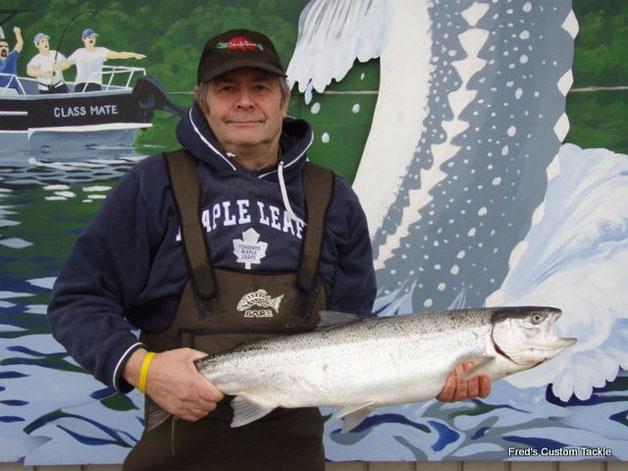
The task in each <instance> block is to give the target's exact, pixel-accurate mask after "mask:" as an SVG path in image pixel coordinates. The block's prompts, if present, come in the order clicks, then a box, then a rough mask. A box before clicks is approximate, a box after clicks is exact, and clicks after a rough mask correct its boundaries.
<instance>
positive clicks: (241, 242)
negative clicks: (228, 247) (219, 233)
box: [233, 229, 268, 270]
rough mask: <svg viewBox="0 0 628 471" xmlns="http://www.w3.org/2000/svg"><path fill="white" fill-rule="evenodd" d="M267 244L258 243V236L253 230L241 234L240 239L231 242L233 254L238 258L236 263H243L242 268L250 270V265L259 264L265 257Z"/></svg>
mask: <svg viewBox="0 0 628 471" xmlns="http://www.w3.org/2000/svg"><path fill="white" fill-rule="evenodd" d="M267 248H268V244H267V243H266V242H260V240H259V234H258V233H257V232H256V231H255V229H249V230H247V231H244V232H243V233H242V239H234V240H233V254H234V255H235V256H236V257H238V260H237V262H238V263H244V268H246V269H247V270H250V269H251V265H252V264H256V265H257V264H259V263H261V260H262V259H263V258H264V257H265V256H266V249H267Z"/></svg>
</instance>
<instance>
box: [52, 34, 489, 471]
mask: <svg viewBox="0 0 628 471" xmlns="http://www.w3.org/2000/svg"><path fill="white" fill-rule="evenodd" d="M197 84H198V85H197V86H196V88H195V92H196V102H195V103H194V105H193V106H192V108H191V109H190V110H189V112H188V113H187V114H186V116H185V117H184V118H183V119H182V120H181V122H180V123H179V125H178V127H177V137H178V139H179V141H180V143H181V144H182V145H183V147H184V148H185V151H180V152H177V153H169V154H167V155H166V157H165V158H164V157H163V156H153V157H150V158H148V159H146V160H144V161H143V162H141V163H140V164H139V165H138V166H136V167H135V168H134V169H133V170H132V171H131V172H130V173H129V174H127V175H126V176H125V177H123V178H122V179H121V180H120V181H119V183H118V184H117V185H116V187H115V189H114V190H113V191H112V192H111V194H110V195H109V196H108V198H107V200H106V201H105V203H104V204H103V206H102V208H101V210H100V212H99V213H98V215H97V216H96V217H95V218H94V220H93V221H92V223H91V224H90V225H89V226H88V228H87V229H86V230H85V232H84V233H83V234H82V235H81V236H80V237H79V239H78V240H77V242H76V245H75V248H74V250H73V252H72V254H71V255H70V258H69V260H68V262H67V264H66V266H65V267H64V268H63V270H62V272H61V274H60V276H59V278H58V279H57V282H56V284H55V287H54V293H53V299H52V302H51V304H50V307H49V311H48V316H49V319H50V321H51V324H52V328H53V333H54V335H55V337H56V338H57V339H58V340H59V341H61V343H63V344H64V345H65V346H66V348H67V349H68V351H69V352H70V353H71V354H72V355H73V356H74V358H76V359H77V361H79V363H81V364H82V365H83V366H84V367H86V368H87V369H88V370H89V371H91V372H92V373H93V374H94V375H95V376H96V378H98V379H100V380H101V381H103V382H105V383H108V384H110V385H113V386H115V387H116V388H118V389H119V390H121V391H128V390H130V389H131V387H133V386H139V388H140V390H142V391H145V393H146V394H147V414H148V410H150V408H151V403H152V402H153V401H154V402H155V403H157V404H158V405H159V406H161V407H162V408H163V409H165V410H166V411H167V412H168V413H170V414H172V415H174V416H175V417H178V418H180V419H183V420H175V419H172V420H168V421H167V422H166V423H164V424H162V425H160V426H159V427H157V428H156V429H154V430H151V431H148V432H144V434H143V436H142V438H141V440H140V441H139V442H138V444H137V445H136V447H135V448H134V449H133V451H131V453H130V454H129V456H128V457H127V459H126V461H125V464H124V469H125V470H136V469H151V470H161V469H163V470H166V469H185V470H201V469H217V470H221V471H230V470H239V469H255V470H262V471H263V470H279V469H286V470H292V469H298V470H302V471H309V470H312V471H320V470H323V469H324V450H323V446H322V431H323V423H322V419H321V416H320V412H319V411H318V409H316V408H307V409H290V410H281V409H277V410H275V411H273V412H272V413H271V414H269V415H267V416H266V417H264V418H262V419H259V420H257V421H255V422H253V423H251V424H249V425H246V426H243V427H238V428H231V427H230V421H231V417H232V412H231V409H230V405H229V401H223V400H222V399H223V395H222V393H221V392H220V391H219V390H218V389H217V388H216V387H215V386H214V385H213V384H211V383H210V382H208V381H206V380H205V379H204V378H203V377H202V376H200V375H199V374H198V372H197V371H196V368H195V367H194V363H193V361H194V360H196V359H199V358H202V357H203V356H204V355H205V354H206V353H215V352H218V351H221V350H224V349H228V348H232V347H234V346H236V345H238V344H240V343H243V342H249V341H252V340H255V339H258V338H264V337H268V336H269V335H277V334H290V333H294V332H297V331H305V330H311V329H312V328H314V327H315V325H316V323H317V321H318V312H319V310H321V309H323V308H327V309H332V310H338V311H345V312H353V313H361V314H366V313H369V312H371V308H372V303H373V299H374V297H375V290H376V287H375V276H374V270H373V263H372V262H373V260H372V252H371V246H370V240H369V235H368V230H367V225H366V218H365V215H364V213H363V211H362V209H361V207H360V205H359V202H358V200H357V197H356V196H355V194H354V193H353V191H352V190H351V188H350V187H349V185H348V184H347V183H346V181H344V180H343V179H342V178H340V177H338V176H336V175H333V174H332V173H331V172H329V171H326V170H323V169H321V168H319V167H314V166H311V165H310V164H308V163H307V162H306V161H307V157H306V152H307V149H308V148H309V146H310V145H311V143H312V140H313V135H312V130H311V128H310V126H309V125H308V124H307V123H306V122H305V121H301V120H296V119H292V118H287V117H286V115H287V110H288V103H289V98H290V92H289V87H288V85H287V82H286V80H285V72H284V70H283V67H282V65H281V62H280V60H279V57H278V56H277V53H276V51H275V48H274V46H273V44H272V43H271V41H270V40H269V39H268V38H267V37H266V36H265V35H263V34H261V33H257V32H253V31H248V30H231V31H227V32H224V33H222V34H219V35H217V36H214V37H213V38H211V39H209V40H208V41H207V43H206V44H205V47H204V49H203V53H202V55H201V59H200V61H199V65H198V74H197ZM261 289H263V290H264V292H265V293H267V296H268V297H269V298H270V297H272V298H273V299H274V300H275V301H274V302H272V303H271V302H268V303H266V304H265V305H264V307H265V311H264V312H265V314H264V316H257V315H255V316H253V315H251V316H249V315H247V311H246V308H240V307H239V306H240V305H241V304H242V303H243V301H247V302H249V303H252V302H253V301H251V300H252V299H253V298H255V296H253V295H256V296H258V297H259V291H260V290H261ZM278 298H279V299H280V301H276V300H277V299H278ZM258 302H260V301H258ZM271 305H272V306H271ZM258 307H259V306H258ZM251 310H253V311H254V310H255V307H253V308H251ZM128 322H130V323H131V324H133V325H134V326H136V327H138V328H139V329H141V330H142V334H141V337H140V340H141V342H138V341H137V340H136V338H135V337H134V336H133V335H132V334H131V333H130V332H129V329H130V327H129V325H128ZM190 347H193V348H190ZM149 350H151V351H152V352H158V353H157V354H156V355H153V353H152V352H151V353H149ZM339 361H341V359H339ZM450 379H451V381H449V383H450V384H449V387H450V389H451V391H449V392H447V391H445V390H444V391H443V393H441V394H442V395H443V397H442V398H443V399H444V400H453V399H459V398H460V397H458V396H460V395H462V393H461V387H460V386H459V385H458V384H457V382H456V376H455V374H452V376H451V378H450ZM461 383H463V384H464V388H465V390H464V391H463V393H464V396H465V397H469V395H470V392H475V393H476V394H475V395H478V394H482V395H483V394H487V391H486V388H485V387H484V388H483V389H481V390H480V386H486V385H481V384H480V383H479V382H475V383H473V382H472V381H469V382H461ZM472 383H473V384H476V385H477V386H478V387H477V388H476V389H477V391H475V390H474V387H475V386H473V384H472ZM446 389H447V388H446Z"/></svg>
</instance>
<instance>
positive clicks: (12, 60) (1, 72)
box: [0, 26, 24, 93]
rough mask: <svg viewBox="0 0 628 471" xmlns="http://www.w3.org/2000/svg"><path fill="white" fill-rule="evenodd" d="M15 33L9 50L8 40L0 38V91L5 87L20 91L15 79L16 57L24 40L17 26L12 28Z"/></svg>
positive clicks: (18, 55)
mask: <svg viewBox="0 0 628 471" xmlns="http://www.w3.org/2000/svg"><path fill="white" fill-rule="evenodd" d="M13 33H14V34H15V47H14V48H13V50H12V51H11V52H9V42H8V41H7V40H6V39H4V38H1V39H0V93H2V89H3V88H5V87H7V86H8V87H9V88H14V89H15V90H17V91H18V92H19V91H20V85H19V83H18V81H17V59H18V58H19V57H20V53H21V52H22V48H23V47H24V40H23V39H22V30H21V29H20V28H18V27H17V26H16V27H14V28H13Z"/></svg>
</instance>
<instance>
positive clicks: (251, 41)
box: [197, 29, 286, 83]
mask: <svg viewBox="0 0 628 471" xmlns="http://www.w3.org/2000/svg"><path fill="white" fill-rule="evenodd" d="M242 67H254V68H257V69H263V70H267V71H268V72H272V73H273V74H276V75H280V76H282V77H286V72H285V71H284V70H283V66H282V65H281V61H280V60H279V55H278V54H277V51H276V50H275V46H273V43H272V41H271V40H270V39H269V38H268V36H266V35H265V34H262V33H259V32H257V31H250V30H248V29H232V30H229V31H225V32H224V33H220V34H217V35H216V36H214V37H212V38H210V39H208V40H207V42H206V43H205V47H204V48H203V53H202V54H201V59H200V60H199V61H198V73H197V82H198V83H201V82H209V81H210V80H212V79H214V78H216V77H218V76H219V75H222V74H224V73H227V72H229V71H231V70H234V69H240V68H242Z"/></svg>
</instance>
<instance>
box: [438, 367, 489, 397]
mask: <svg viewBox="0 0 628 471" xmlns="http://www.w3.org/2000/svg"><path fill="white" fill-rule="evenodd" d="M473 366H475V364H474V363H473V362H472V361H469V362H467V363H461V364H459V365H458V366H456V368H455V369H454V371H452V372H451V373H450V374H449V376H447V380H446V381H445V386H444V387H443V389H442V391H441V392H440V393H439V394H438V396H436V399H438V400H439V401H442V402H455V401H463V400H465V399H473V398H475V397H482V398H485V397H487V396H488V395H489V394H490V392H491V380H490V379H489V377H488V376H486V375H479V376H473V377H471V378H469V379H467V380H464V379H461V378H460V377H461V376H462V375H463V374H464V373H465V372H466V371H468V370H470V369H471V368H473Z"/></svg>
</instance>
